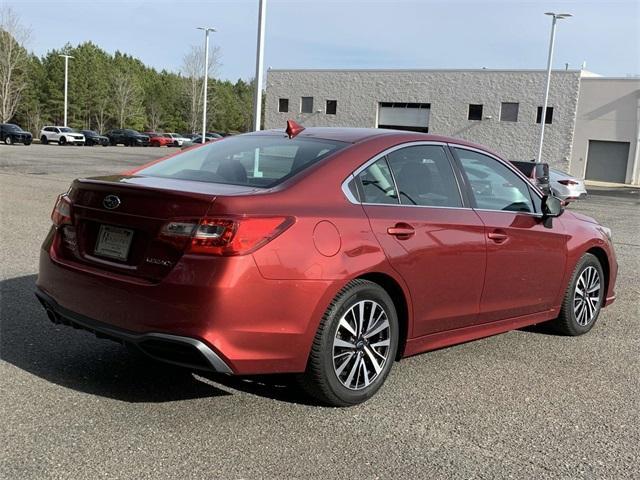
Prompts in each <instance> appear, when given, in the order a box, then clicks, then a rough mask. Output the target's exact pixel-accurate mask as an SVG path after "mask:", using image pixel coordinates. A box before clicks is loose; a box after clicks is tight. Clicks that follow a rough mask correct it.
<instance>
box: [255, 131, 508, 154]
mask: <svg viewBox="0 0 640 480" xmlns="http://www.w3.org/2000/svg"><path fill="white" fill-rule="evenodd" d="M284 133H285V130H284V129H273V130H264V131H261V132H254V133H252V135H283V134H284ZM297 136H298V137H301V138H318V139H322V140H334V141H339V142H347V143H359V142H363V141H365V140H369V139H372V138H380V137H386V138H387V139H388V140H389V141H390V142H397V143H402V142H420V141H422V142H442V143H455V144H457V145H462V146H467V147H472V148H479V149H480V150H484V151H486V152H488V153H493V152H492V151H491V150H489V149H488V148H487V147H484V146H482V145H477V144H474V143H471V142H467V141H466V140H462V139H460V138H454V137H445V136H442V135H432V134H429V133H420V132H410V131H404V130H390V129H385V128H350V127H347V128H334V127H308V128H305V129H304V130H303V131H302V132H300V133H299V134H298V135H297ZM495 155H498V154H495ZM498 156H500V155H498Z"/></svg>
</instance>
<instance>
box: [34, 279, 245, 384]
mask: <svg viewBox="0 0 640 480" xmlns="http://www.w3.org/2000/svg"><path fill="white" fill-rule="evenodd" d="M35 294H36V297H37V298H38V300H39V301H40V303H41V304H42V306H43V307H44V309H45V310H46V312H47V316H48V317H49V320H51V321H52V322H53V323H56V324H63V325H68V326H71V327H73V328H77V329H82V330H87V331H89V332H91V333H94V334H95V335H96V336H97V337H99V338H106V339H109V340H114V341H116V342H119V343H123V344H124V343H128V344H130V345H134V346H136V347H138V348H139V349H140V350H141V351H142V352H143V353H145V354H147V355H149V356H150V357H152V358H155V359H156V360H161V361H163V362H167V363H172V364H175V365H181V366H184V367H189V368H196V369H200V370H210V371H214V372H218V373H226V374H232V373H233V370H231V368H230V367H229V365H227V364H226V363H225V362H224V360H222V359H221V358H220V356H219V355H218V354H217V353H216V352H214V351H213V350H212V349H211V348H210V347H209V346H208V345H206V344H205V343H204V342H202V341H200V340H198V339H196V338H190V337H183V336H179V335H170V334H166V333H155V332H151V333H145V334H136V333H134V332H130V331H127V330H124V329H121V328H115V327H113V326H110V325H105V324H103V323H100V322H98V321H96V320H93V319H91V318H89V317H85V316H83V315H80V314H79V313H75V312H72V311H71V310H67V309H66V308H64V307H61V306H60V305H58V302H56V301H55V300H54V299H53V298H52V297H51V296H50V295H47V294H46V293H44V292H43V291H42V290H40V289H38V290H36V292H35Z"/></svg>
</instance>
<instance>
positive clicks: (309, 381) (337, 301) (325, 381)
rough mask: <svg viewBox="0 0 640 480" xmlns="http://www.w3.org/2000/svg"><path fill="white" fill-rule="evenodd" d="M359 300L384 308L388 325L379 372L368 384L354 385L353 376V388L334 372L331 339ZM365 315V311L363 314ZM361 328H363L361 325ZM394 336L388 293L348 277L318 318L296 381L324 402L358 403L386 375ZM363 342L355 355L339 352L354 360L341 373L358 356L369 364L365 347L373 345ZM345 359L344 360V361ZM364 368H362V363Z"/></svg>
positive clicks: (395, 321)
mask: <svg viewBox="0 0 640 480" xmlns="http://www.w3.org/2000/svg"><path fill="white" fill-rule="evenodd" d="M363 300H365V301H368V302H373V303H375V304H377V307H379V308H381V309H383V310H384V313H385V314H386V318H387V319H388V327H386V328H385V330H384V334H387V338H388V340H389V342H388V343H389V345H388V347H387V351H386V358H385V360H384V363H383V364H382V366H381V369H380V370H379V373H376V375H375V376H374V377H372V378H373V379H372V380H371V383H369V384H368V386H364V387H361V388H357V382H358V380H357V379H356V388H355V389H353V388H347V386H345V380H344V379H341V378H340V373H339V372H338V370H339V369H337V368H336V367H335V366H334V356H333V355H334V348H335V347H334V338H336V331H337V329H338V325H339V323H340V320H341V319H342V318H343V315H346V314H348V312H349V310H350V309H351V308H352V307H355V306H356V305H357V304H358V303H359V302H361V301H363ZM377 307H376V308H377ZM370 311H371V310H369V312H370ZM378 311H379V310H378ZM366 315H367V314H365V316H366ZM347 318H348V317H347ZM377 325H378V322H377V321H375V322H374V323H373V325H370V324H368V326H367V328H368V329H369V328H371V330H370V331H373V330H375V328H372V327H375V326H377ZM363 327H364V325H363ZM356 328H357V326H356ZM363 330H365V329H364V328H363ZM360 338H363V337H360ZM371 338H375V337H371ZM398 338H399V328H398V316H397V313H396V309H395V306H394V304H393V300H391V297H390V296H389V294H388V293H387V292H386V291H385V290H384V289H383V288H382V287H381V286H380V285H378V284H376V283H373V282H370V281H368V280H361V279H357V280H352V281H351V282H349V283H348V284H347V285H346V286H345V287H344V288H342V289H341V290H340V291H339V292H338V294H337V295H336V297H335V298H334V299H333V301H332V302H331V304H330V305H329V308H327V311H326V312H325V314H324V316H323V317H322V320H321V322H320V326H319V327H318V331H317V333H316V336H315V339H314V341H313V345H312V347H311V353H310V354H309V360H308V362H307V369H306V371H305V373H304V374H302V375H300V376H299V377H298V380H299V383H300V385H301V387H302V388H303V389H304V390H305V391H306V392H307V393H308V394H309V395H310V396H312V397H313V398H315V399H316V400H318V401H319V402H321V403H323V404H326V405H331V406H335V407H347V406H351V405H357V404H359V403H362V402H364V401H366V400H368V399H369V398H371V397H372V396H373V395H374V394H375V393H376V392H377V391H378V390H379V389H380V387H381V386H382V384H383V383H384V381H385V379H386V378H387V375H388V374H389V371H390V370H391V367H392V366H393V362H394V360H395V356H396V352H397V349H398ZM352 341H354V342H355V343H354V345H358V344H362V340H358V341H357V342H356V337H353V339H352ZM385 341H386V340H385ZM366 345H367V346H366V347H364V350H363V348H362V345H361V347H360V350H361V351H360V352H359V353H355V356H354V355H353V354H351V355H350V356H349V353H348V352H347V353H343V354H342V355H347V356H348V358H349V359H354V363H351V364H347V367H346V368H344V370H343V373H347V371H348V370H352V369H356V367H355V365H356V363H357V362H358V361H359V360H358V358H359V357H358V355H361V356H362V357H364V358H363V360H362V362H363V364H364V362H365V360H367V361H368V362H369V365H370V366H373V365H372V364H371V363H370V362H371V361H370V360H368V359H367V352H366V349H367V348H369V349H371V347H372V346H375V345H373V344H371V345H370V344H369V343H368V342H366ZM376 348H378V347H376ZM352 352H357V350H352ZM343 358H346V357H343ZM376 358H379V357H376ZM341 361H342V360H340V362H341ZM347 361H350V360H347ZM347 361H345V364H346V362H347ZM350 365H351V366H350ZM364 368H365V370H366V365H365V366H364ZM357 372H358V378H359V375H360V369H359V367H358V368H357ZM352 377H353V375H350V378H352ZM363 378H364V374H363ZM346 381H347V382H348V381H349V380H348V379H347V380H346ZM363 381H364V380H363ZM365 385H366V384H365Z"/></svg>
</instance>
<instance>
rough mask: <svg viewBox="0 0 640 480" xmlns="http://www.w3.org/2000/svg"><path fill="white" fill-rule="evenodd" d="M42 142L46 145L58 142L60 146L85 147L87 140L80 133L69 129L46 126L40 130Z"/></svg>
mask: <svg viewBox="0 0 640 480" xmlns="http://www.w3.org/2000/svg"><path fill="white" fill-rule="evenodd" d="M40 142H42V143H43V144H44V145H46V144H47V143H49V142H57V143H58V145H66V144H68V143H69V144H72V145H84V142H85V138H84V135H83V134H82V133H80V132H77V131H75V130H74V129H73V128H69V127H58V126H45V127H42V130H40Z"/></svg>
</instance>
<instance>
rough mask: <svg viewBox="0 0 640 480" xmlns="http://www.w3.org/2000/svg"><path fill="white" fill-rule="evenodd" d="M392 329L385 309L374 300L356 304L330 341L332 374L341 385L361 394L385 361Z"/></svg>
mask: <svg viewBox="0 0 640 480" xmlns="http://www.w3.org/2000/svg"><path fill="white" fill-rule="evenodd" d="M390 336H391V327H390V324H389V318H388V316H387V312H386V311H385V310H384V308H383V307H382V306H381V305H380V304H379V303H377V302H375V301H373V300H362V301H360V302H357V303H355V304H354V305H352V306H351V308H349V310H347V312H346V313H345V314H344V315H343V316H342V317H341V318H340V321H339V322H338V327H337V328H336V333H335V336H334V339H333V370H334V373H335V375H336V377H338V380H339V381H340V383H342V385H344V386H345V387H346V388H348V389H350V390H362V389H363V388H366V387H368V386H369V385H371V384H372V383H373V382H374V381H375V380H376V378H377V377H378V376H379V375H380V372H382V370H383V368H384V366H385V364H386V363H387V361H388V356H389V350H390V343H391V338H390Z"/></svg>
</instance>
